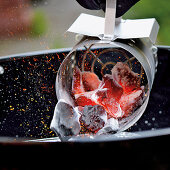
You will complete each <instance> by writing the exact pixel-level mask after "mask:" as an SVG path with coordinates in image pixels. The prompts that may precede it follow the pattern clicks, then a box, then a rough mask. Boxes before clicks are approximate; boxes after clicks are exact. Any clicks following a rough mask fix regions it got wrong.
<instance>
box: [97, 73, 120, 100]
mask: <svg viewBox="0 0 170 170" xmlns="http://www.w3.org/2000/svg"><path fill="white" fill-rule="evenodd" d="M104 91H105V92H107V96H106V97H107V98H108V99H109V100H110V99H112V98H114V99H115V100H116V101H119V99H120V98H121V95H122V94H123V88H122V87H121V86H120V85H119V84H118V83H117V82H116V81H115V80H113V79H112V77H111V75H108V74H106V75H105V76H104V77H103V80H102V83H101V85H100V87H99V90H98V93H102V92H104ZM105 92H104V93H105ZM101 97H102V96H101Z"/></svg>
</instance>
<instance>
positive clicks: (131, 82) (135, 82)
mask: <svg viewBox="0 0 170 170" xmlns="http://www.w3.org/2000/svg"><path fill="white" fill-rule="evenodd" d="M112 77H113V79H114V80H116V81H117V82H118V83H119V84H120V85H121V86H122V87H123V90H124V92H126V93H127V92H130V91H133V90H135V89H137V88H139V87H140V79H139V77H138V74H137V73H134V72H133V71H132V70H131V69H130V68H129V66H128V65H127V64H123V63H122V62H118V63H117V64H116V65H115V66H114V67H113V69H112Z"/></svg>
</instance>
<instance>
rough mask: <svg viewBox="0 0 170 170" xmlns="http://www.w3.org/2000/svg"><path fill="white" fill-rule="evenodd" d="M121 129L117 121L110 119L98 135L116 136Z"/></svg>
mask: <svg viewBox="0 0 170 170" xmlns="http://www.w3.org/2000/svg"><path fill="white" fill-rule="evenodd" d="M118 129H119V123H118V120H117V119H114V118H110V119H108V121H107V123H106V125H105V126H104V127H103V128H102V129H100V130H99V131H98V132H97V133H96V135H107V134H114V133H116V132H117V130H118Z"/></svg>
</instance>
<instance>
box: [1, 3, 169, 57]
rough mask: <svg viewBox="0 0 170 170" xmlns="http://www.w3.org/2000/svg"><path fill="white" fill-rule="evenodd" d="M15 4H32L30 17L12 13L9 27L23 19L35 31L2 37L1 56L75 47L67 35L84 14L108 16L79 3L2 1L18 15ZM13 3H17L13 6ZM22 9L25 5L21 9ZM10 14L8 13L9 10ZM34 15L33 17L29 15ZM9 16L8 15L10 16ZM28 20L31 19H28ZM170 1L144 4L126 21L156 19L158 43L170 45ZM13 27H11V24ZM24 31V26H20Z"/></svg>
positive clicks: (7, 18)
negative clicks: (78, 18) (68, 30)
mask: <svg viewBox="0 0 170 170" xmlns="http://www.w3.org/2000/svg"><path fill="white" fill-rule="evenodd" d="M14 1H15V2H16V3H17V1H18V3H20V4H21V3H23V4H24V2H29V6H28V11H27V12H28V15H25V17H22V15H23V12H24V11H25V9H23V10H22V9H21V8H17V9H18V10H19V9H20V10H22V11H23V12H22V11H21V12H20V15H21V16H19V18H17V17H16V16H15V17H13V14H12V13H11V14H10V15H9V17H6V27H7V26H8V25H10V24H11V26H12V25H13V28H15V27H16V26H15V25H16V24H15V22H16V21H17V20H18V23H20V22H19V21H20V19H21V18H22V19H26V21H29V20H30V23H28V24H29V25H31V30H30V31H29V32H27V33H25V34H19V33H17V34H15V33H14V32H13V29H12V28H11V27H9V28H8V29H10V30H11V31H8V32H9V33H10V34H9V33H8V32H7V31H6V36H5V35H4V33H2V34H0V56H5V55H11V54H16V53H24V52H30V51H39V50H47V49H53V48H67V47H73V46H74V44H75V43H76V42H75V35H74V34H68V33H67V34H66V31H67V29H68V28H69V27H70V25H71V24H72V23H73V22H74V21H75V19H76V18H77V17H78V16H79V15H80V14H81V13H88V14H92V15H97V16H102V17H103V16H104V12H103V11H102V10H100V11H98V10H97V11H92V10H87V9H85V8H83V7H81V6H80V5H79V4H78V3H77V2H76V0H22V1H21V0H13V1H11V0H5V1H4V0H0V2H1V3H2V2H3V3H2V4H5V2H6V3H7V2H8V5H6V6H5V7H6V8H8V7H9V8H10V10H12V11H16V7H15V6H12V5H14V4H13V3H14ZM11 2H13V3H11ZM20 6H22V5H20ZM0 11H1V13H0V14H1V15H0V17H1V18H0V20H1V25H0V26H1V28H2V29H1V31H3V30H8V29H7V28H6V29H5V26H4V24H2V19H4V17H3V13H2V11H4V7H3V5H1V6H0ZM7 11H8V9H7ZM29 12H30V13H31V15H30V14H29ZM6 16H7V14H6ZM26 16H27V17H26ZM169 16H170V0H140V1H139V2H138V3H137V4H136V5H135V6H133V7H132V8H131V9H130V10H129V11H128V12H127V13H126V14H125V15H124V16H123V18H124V19H126V18H127V19H143V18H156V19H157V21H158V22H159V25H160V31H159V35H158V39H157V44H159V45H170V19H169ZM29 17H30V18H31V19H29ZM9 23H10V24H9ZM20 30H22V26H20Z"/></svg>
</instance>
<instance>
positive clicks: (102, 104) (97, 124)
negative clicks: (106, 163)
mask: <svg viewBox="0 0 170 170" xmlns="http://www.w3.org/2000/svg"><path fill="white" fill-rule="evenodd" d="M71 95H72V97H73V100H74V106H71V105H69V104H67V103H66V101H64V100H63V99H61V100H59V102H58V104H57V105H56V108H55V113H54V118H53V121H52V126H51V128H52V129H53V130H54V129H55V131H56V132H57V134H58V135H59V136H60V137H61V138H64V137H65V136H72V135H74V136H75V135H101V134H109V133H111V134H113V133H115V132H116V131H118V130H119V120H122V119H124V118H126V117H128V116H130V115H131V114H133V112H134V111H135V110H136V109H137V108H138V107H139V106H141V105H142V103H143V101H144V96H145V93H144V87H143V86H141V85H140V77H139V75H138V73H135V72H133V71H132V70H131V69H130V68H129V66H128V65H127V64H124V63H122V62H118V63H117V64H116V65H115V66H114V67H113V69H112V70H111V74H105V75H103V77H102V80H100V79H99V78H98V76H97V75H96V74H95V73H94V72H87V71H83V72H81V71H80V69H79V68H78V67H77V66H76V67H75V68H74V71H73V78H72V89H71ZM53 126H55V128H53Z"/></svg>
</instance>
